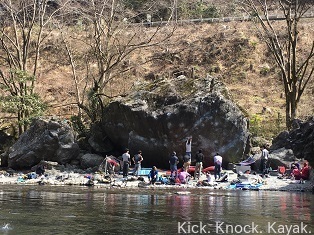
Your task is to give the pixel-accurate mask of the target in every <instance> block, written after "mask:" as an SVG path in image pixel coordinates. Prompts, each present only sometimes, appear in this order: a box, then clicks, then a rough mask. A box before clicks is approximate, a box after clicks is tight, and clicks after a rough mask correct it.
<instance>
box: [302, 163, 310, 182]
mask: <svg viewBox="0 0 314 235" xmlns="http://www.w3.org/2000/svg"><path fill="white" fill-rule="evenodd" d="M300 175H301V179H300V180H301V182H303V180H308V179H309V178H310V169H309V165H308V164H307V162H304V164H303V167H302V169H301V174H300Z"/></svg>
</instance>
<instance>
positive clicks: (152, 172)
mask: <svg viewBox="0 0 314 235" xmlns="http://www.w3.org/2000/svg"><path fill="white" fill-rule="evenodd" d="M148 180H149V182H150V183H151V184H155V183H156V181H157V180H158V171H157V167H155V166H153V167H152V169H151V170H150V172H149V174H148Z"/></svg>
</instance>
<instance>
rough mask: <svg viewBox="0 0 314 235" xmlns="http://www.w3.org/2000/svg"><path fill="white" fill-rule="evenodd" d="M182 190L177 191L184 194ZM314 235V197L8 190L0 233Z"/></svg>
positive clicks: (0, 198) (4, 189) (0, 201)
mask: <svg viewBox="0 0 314 235" xmlns="http://www.w3.org/2000/svg"><path fill="white" fill-rule="evenodd" d="M178 193H179V194H178ZM305 232H306V233H307V234H314V195H313V194H311V193H302V192H274V191H242V190H230V191H226V190H214V189H189V191H188V193H186V192H183V189H177V188H171V189H156V188H155V189H141V188H139V189H126V188H117V189H104V188H93V187H74V186H69V187H64V186H63V187H52V186H21V185H2V186H1V188H0V234H10V235H11V234H17V235H22V234H30V235H31V234H45V235H49V234H54V235H56V234H62V235H64V234H75V235H83V234H88V235H93V234H178V233H179V234H276V233H277V234H306V233H305Z"/></svg>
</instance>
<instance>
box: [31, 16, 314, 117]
mask: <svg viewBox="0 0 314 235" xmlns="http://www.w3.org/2000/svg"><path fill="white" fill-rule="evenodd" d="M278 24H280V23H278ZM313 29H314V22H313V20H311V19H310V20H306V21H304V22H303V23H302V27H301V32H300V43H301V45H302V48H306V46H307V45H309V44H310V43H311V41H312V40H313V38H314V30H313ZM147 30H153V29H150V28H148V29H147ZM56 37H57V35H56ZM52 40H53V39H52ZM77 49H78V50H82V48H77ZM83 50H84V49H83ZM45 58H46V60H45V61H43V62H42V66H41V75H40V77H39V79H38V85H37V87H36V91H37V92H38V93H40V94H41V96H42V97H43V98H44V99H45V100H46V101H47V102H49V104H51V109H50V110H49V114H51V115H59V116H65V117H69V116H71V115H74V114H76V109H75V107H74V106H73V105H72V103H74V102H75V89H74V82H73V78H72V74H71V70H70V67H69V65H68V64H67V63H66V61H65V58H66V57H60V52H59V51H52V50H50V51H49V50H48V52H47V55H46V57H45ZM146 60H151V61H150V62H148V63H144V64H142V63H143V62H145V61H146ZM51 61H54V62H58V63H54V64H52V63H50V62H51ZM129 64H131V65H133V67H134V68H133V69H131V70H130V72H129V73H126V74H122V75H121V76H120V77H118V78H117V79H116V80H114V81H112V82H111V83H110V84H109V85H108V87H107V92H108V94H110V95H115V94H117V93H120V92H121V91H124V92H125V91H127V90H128V89H129V88H130V87H132V85H133V83H134V82H141V81H143V80H145V79H146V80H147V79H148V80H150V79H155V78H157V77H170V76H171V77H172V76H177V75H179V74H185V75H187V76H194V77H195V78H196V79H197V78H200V77H204V76H206V74H211V75H213V76H216V77H218V78H220V79H221V80H222V81H223V82H224V83H225V84H226V86H227V87H228V89H229V91H230V94H231V97H232V98H233V100H234V101H235V102H236V103H237V104H238V105H239V106H241V107H242V109H243V110H245V112H246V113H247V114H248V115H249V116H250V117H252V116H254V115H256V114H260V115H262V117H263V119H264V120H267V119H269V120H273V119H276V117H277V116H278V113H280V114H281V115H282V116H283V117H284V116H285V115H284V110H285V109H284V104H285V100H284V97H283V85H282V84H281V81H280V74H279V71H278V69H277V67H276V65H275V63H274V60H273V59H272V57H271V56H270V53H269V51H268V50H267V48H266V47H265V44H264V43H263V42H261V41H260V40H259V39H258V37H257V36H256V35H255V33H254V30H253V25H252V23H250V22H230V23H223V24H222V23H215V24H206V23H204V24H188V25H184V26H179V27H178V28H177V30H176V31H175V34H174V35H173V37H172V38H171V39H170V40H169V41H168V42H167V43H165V44H162V45H159V46H158V47H154V48H148V49H147V48H146V49H142V50H141V51H138V52H137V53H136V54H133V55H132V56H131V57H130V58H129ZM78 74H79V77H80V78H81V79H82V78H84V76H85V72H84V68H83V67H82V68H81V70H80V71H78ZM313 94H314V79H312V81H311V83H310V84H308V89H307V91H306V92H305V94H304V96H303V99H302V100H301V102H300V108H299V114H300V117H301V118H304V117H306V116H309V115H313V113H314V105H313V104H314V96H313ZM264 107H266V108H267V112H266V113H264V114H261V113H262V110H263V108H264Z"/></svg>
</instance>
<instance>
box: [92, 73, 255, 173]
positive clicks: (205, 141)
mask: <svg viewBox="0 0 314 235" xmlns="http://www.w3.org/2000/svg"><path fill="white" fill-rule="evenodd" d="M247 126H248V120H247V118H246V117H245V116H244V115H243V113H242V112H241V111H240V109H239V108H238V107H237V106H236V105H235V104H234V103H233V102H232V101H231V100H230V99H229V95H228V91H227V89H226V88H225V87H224V85H223V84H222V83H221V82H219V80H217V79H216V78H213V77H210V76H208V77H206V78H204V79H189V78H186V77H185V76H179V77H177V78H175V79H160V80H156V81H154V82H151V83H145V84H142V85H140V86H138V87H137V89H136V91H135V92H132V93H130V94H129V95H127V96H126V97H119V98H117V99H115V100H114V101H113V102H111V103H110V104H109V106H108V108H107V109H106V110H105V111H104V117H103V120H102V122H100V123H99V124H98V126H97V127H96V128H98V129H99V130H102V134H103V137H102V138H97V139H102V140H103V141H102V142H103V143H100V144H105V142H106V141H110V143H112V144H113V145H114V146H116V147H118V148H119V149H120V150H122V149H124V148H125V147H128V148H129V149H130V152H131V153H136V152H137V151H138V150H139V149H140V150H142V151H143V157H144V161H143V165H146V166H152V165H157V166H159V167H168V158H169V155H170V153H171V152H172V151H176V152H177V155H178V156H179V158H180V157H181V158H182V157H183V155H184V153H185V141H186V137H187V136H192V137H193V142H192V158H193V155H195V153H196V152H197V151H198V149H200V148H202V149H203V152H204V155H205V161H204V162H205V166H206V165H212V164H213V158H212V157H213V156H214V154H215V153H216V152H219V153H220V154H221V155H222V156H223V158H224V161H223V164H224V165H225V166H227V165H228V162H238V161H240V160H241V159H242V155H243V154H244V152H245V149H246V145H247V143H248V141H247V140H248V136H249V133H248V129H247ZM106 137H107V138H106ZM94 139H96V138H94Z"/></svg>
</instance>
